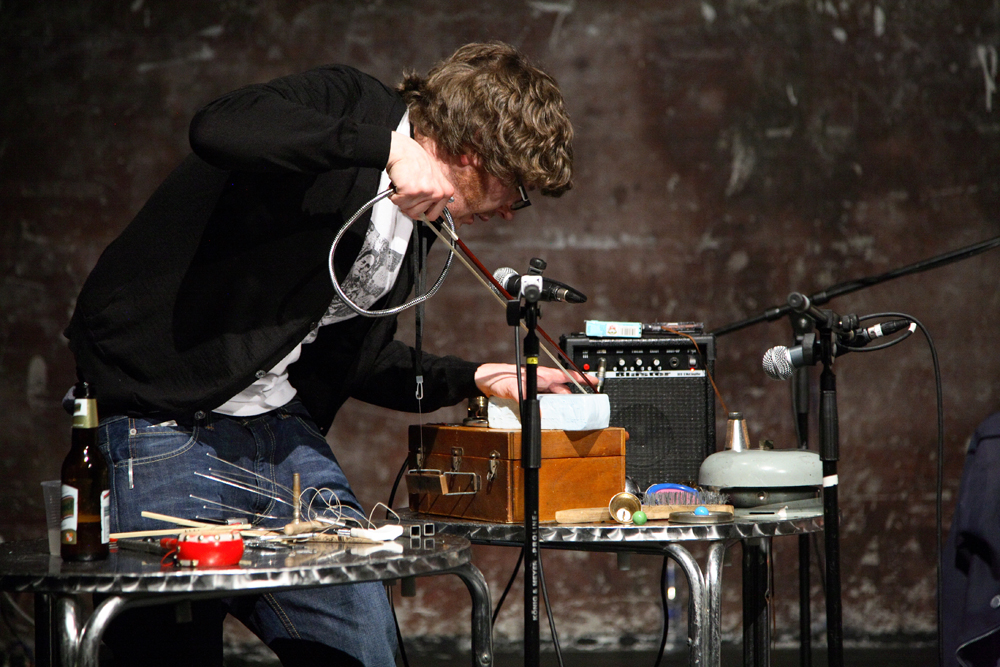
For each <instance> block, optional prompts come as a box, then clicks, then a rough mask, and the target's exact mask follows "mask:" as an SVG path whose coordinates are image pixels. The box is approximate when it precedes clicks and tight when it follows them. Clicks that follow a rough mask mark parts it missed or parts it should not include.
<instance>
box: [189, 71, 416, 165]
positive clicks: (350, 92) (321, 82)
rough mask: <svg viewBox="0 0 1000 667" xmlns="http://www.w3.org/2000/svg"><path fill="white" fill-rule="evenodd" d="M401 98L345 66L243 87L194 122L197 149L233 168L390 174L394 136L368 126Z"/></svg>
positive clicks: (193, 138)
mask: <svg viewBox="0 0 1000 667" xmlns="http://www.w3.org/2000/svg"><path fill="white" fill-rule="evenodd" d="M397 98H398V96H396V94H395V93H393V92H392V91H391V90H389V89H387V88H386V87H385V86H383V85H382V84H381V83H379V82H378V81H376V80H375V79H373V78H371V77H369V76H367V75H365V74H362V73H361V72H359V71H357V70H355V69H352V68H349V67H342V66H329V67H322V68H317V69H314V70H310V71H308V72H304V73H302V74H296V75H292V76H287V77H283V78H280V79H275V80H274V81H271V82H269V83H266V84H255V85H250V86H246V87H244V88H240V89H239V90H236V91H234V92H232V93H229V94H228V95H225V96H223V97H221V98H219V99H217V100H215V101H214V102H211V103H209V104H208V105H206V106H205V107H204V108H202V109H201V110H200V111H198V113H197V114H196V115H195V116H194V118H193V120H192V121H191V126H190V130H189V138H190V142H191V148H192V150H194V152H195V153H196V154H197V155H198V156H199V157H200V158H201V159H203V160H205V162H208V163H209V164H211V165H212V166H214V167H218V168H221V169H229V170H239V171H252V172H267V171H292V172H299V173H321V172H324V171H329V170H331V169H341V168H345V167H370V168H376V169H382V168H384V167H385V165H386V162H388V159H389V146H390V143H391V138H392V133H391V130H390V129H389V128H387V127H385V126H382V125H377V124H371V123H370V122H362V120H361V119H371V118H372V113H371V111H372V109H373V108H374V109H378V108H380V107H383V106H384V107H386V108H389V107H391V105H392V104H393V102H394V101H395V100H396V99H397Z"/></svg>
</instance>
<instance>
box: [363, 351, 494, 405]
mask: <svg viewBox="0 0 1000 667" xmlns="http://www.w3.org/2000/svg"><path fill="white" fill-rule="evenodd" d="M421 363H422V365H423V370H424V397H423V400H422V401H421V402H420V403H419V404H418V403H417V399H416V381H415V379H414V373H415V369H414V363H413V349H412V348H410V347H409V346H407V345H405V344H404V343H401V342H399V341H395V340H394V341H391V342H390V343H389V344H388V345H386V346H385V347H384V348H383V349H382V351H381V353H380V354H379V355H378V358H377V359H376V360H375V364H374V366H373V367H372V370H371V372H370V373H369V374H367V375H366V376H365V377H364V378H363V381H362V382H360V383H358V384H357V385H356V386H355V387H354V389H353V391H352V392H351V396H352V397H354V398H356V399H358V400H360V401H364V402H366V403H371V404H373V405H378V406H381V407H384V408H390V409H392V410H400V411H403V412H418V411H419V412H433V411H434V410H438V409H440V408H443V407H447V406H449V405H455V404H456V403H460V402H461V401H464V400H466V399H469V398H472V397H474V396H482V392H480V391H479V388H478V387H476V381H475V374H476V368H478V367H479V364H478V363H475V362H471V361H465V360H463V359H459V358H458V357H454V356H450V355H449V356H444V357H439V356H436V355H433V354H428V353H427V352H424V353H423V356H422V358H421Z"/></svg>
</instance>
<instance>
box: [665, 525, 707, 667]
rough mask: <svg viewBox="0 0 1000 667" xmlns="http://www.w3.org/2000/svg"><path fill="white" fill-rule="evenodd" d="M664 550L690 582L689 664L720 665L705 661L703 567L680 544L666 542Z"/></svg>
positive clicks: (695, 665) (693, 666) (696, 665)
mask: <svg viewBox="0 0 1000 667" xmlns="http://www.w3.org/2000/svg"><path fill="white" fill-rule="evenodd" d="M663 550H664V551H665V552H666V553H667V555H669V556H670V557H671V558H673V559H674V560H675V561H676V562H677V564H678V565H680V566H681V569H682V570H684V576H685V577H686V578H687V582H688V592H689V600H688V664H689V665H690V666H691V667H702V666H703V665H706V667H719V663H718V662H716V663H711V662H709V663H706V662H703V657H704V656H703V653H704V651H705V648H706V647H705V638H704V636H703V635H704V627H705V614H706V612H707V610H708V606H707V605H706V604H705V601H706V597H705V579H704V577H703V576H702V573H701V567H700V566H699V565H698V561H696V560H695V559H694V556H692V555H691V552H690V551H688V550H687V549H685V548H684V547H683V546H681V545H680V544H676V543H670V544H666V545H664V547H663Z"/></svg>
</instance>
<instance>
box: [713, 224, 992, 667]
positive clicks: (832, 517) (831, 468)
mask: <svg viewBox="0 0 1000 667" xmlns="http://www.w3.org/2000/svg"><path fill="white" fill-rule="evenodd" d="M997 247H1000V236H998V237H994V238H991V239H987V240H985V241H980V242H979V243H974V244H972V245H969V246H965V247H964V248H959V249H957V250H953V251H950V252H946V253H943V254H941V255H936V256H934V257H930V258H928V259H926V260H921V261H919V262H915V263H913V264H909V265H907V266H903V267H900V268H897V269H893V270H891V271H887V272H886V273H882V274H879V275H876V276H870V277H867V278H861V279H858V280H849V281H846V282H843V283H838V284H836V285H833V286H831V287H828V288H826V289H824V290H821V291H819V292H816V293H815V294H813V295H811V296H810V297H808V299H806V300H805V303H806V304H811V305H812V310H813V311H814V312H813V313H806V314H808V315H809V316H810V318H811V319H815V320H816V322H817V324H819V325H821V327H820V337H821V340H820V342H819V345H820V346H821V358H822V362H823V371H822V373H821V374H820V392H821V396H820V425H819V428H820V432H819V435H820V459H821V461H822V464H823V485H824V490H823V523H824V536H825V549H826V574H825V577H826V579H825V581H826V613H827V643H828V651H829V658H828V664H829V665H830V667H841V666H842V665H843V626H842V621H843V619H842V615H841V612H842V608H841V582H840V525H839V521H840V516H839V508H838V498H837V486H838V482H837V461H838V459H839V448H840V445H839V427H838V418H837V394H836V391H837V386H836V377H835V376H834V374H833V371H832V369H831V367H832V361H833V355H834V354H835V351H836V342H835V341H833V340H832V338H833V327H832V326H828V327H827V326H826V325H828V324H829V322H828V318H827V316H826V315H821V314H820V311H817V310H816V308H815V306H816V305H822V304H825V303H827V302H828V301H830V300H831V299H833V298H834V297H837V296H841V295H844V294H849V293H851V292H856V291H858V290H862V289H865V288H866V287H872V286H874V285H878V284H880V283H883V282H886V281H889V280H893V279H895V278H901V277H903V276H907V275H911V274H915V273H921V272H923V271H928V270H930V269H936V268H938V267H941V266H945V265H947V264H951V263H953V262H959V261H962V260H965V259H968V258H969V257H973V256H975V255H978V254H979V253H982V252H986V251H987V250H992V249H993V248H997ZM795 296H797V297H799V296H801V295H795ZM800 305H801V304H799V303H795V304H793V299H792V297H791V296H790V297H789V300H788V302H787V303H785V304H783V305H781V306H774V307H772V308H768V309H766V310H765V311H764V312H763V313H761V314H759V315H756V316H753V317H749V318H747V319H744V320H741V321H738V322H733V323H731V324H727V325H725V326H722V327H719V328H718V329H715V330H714V331H711V332H709V333H710V335H713V336H716V337H719V336H723V335H725V334H727V333H732V332H734V331H739V330H741V329H745V328H747V327H750V326H753V325H755V324H759V323H761V322H773V321H775V320H778V319H780V318H782V317H784V316H786V315H790V316H791V318H792V330H793V332H794V334H795V337H796V341H797V342H799V341H800V340H805V338H804V337H805V336H809V337H811V336H812V334H811V333H810V332H811V331H812V327H811V325H810V324H809V320H808V319H807V318H805V317H802V314H803V312H804V311H803V310H802V309H801V308H796V306H800ZM827 314H829V312H828V311H827ZM815 315H819V318H818V319H817V318H816V317H813V316H815ZM824 327H826V328H827V329H828V331H826V330H824ZM808 381H809V377H808V373H807V372H806V369H805V368H799V369H797V372H796V375H795V379H794V382H795V384H793V387H792V391H793V396H794V397H795V399H796V400H797V401H798V403H797V405H796V427H797V436H798V439H799V447H800V448H803V449H805V448H807V447H808V424H809V422H808V407H806V408H805V409H803V407H802V401H803V400H804V401H805V402H806V404H808V400H809V392H808ZM803 397H804V398H803ZM828 484H829V486H828ZM804 537H806V536H802V535H800V536H799V587H800V588H799V606H800V614H802V615H805V620H803V617H801V616H800V622H799V628H800V642H801V645H800V655H801V658H802V665H803V667H808V666H809V665H810V664H811V656H810V647H809V644H810V641H811V640H810V637H809V635H810V629H809V625H808V614H809V611H808V609H809V574H808V569H809V545H808V541H807V539H803V538H804ZM803 570H805V573H804V574H803ZM939 605H940V600H939ZM938 633H939V636H940V627H939V628H938Z"/></svg>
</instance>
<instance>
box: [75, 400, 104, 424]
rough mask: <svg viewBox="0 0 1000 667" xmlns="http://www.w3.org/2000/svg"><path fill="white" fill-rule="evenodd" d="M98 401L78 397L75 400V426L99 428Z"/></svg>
mask: <svg viewBox="0 0 1000 667" xmlns="http://www.w3.org/2000/svg"><path fill="white" fill-rule="evenodd" d="M97 422H98V420H97V401H95V400H94V399H92V398H78V399H76V400H75V401H73V428H97Z"/></svg>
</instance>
